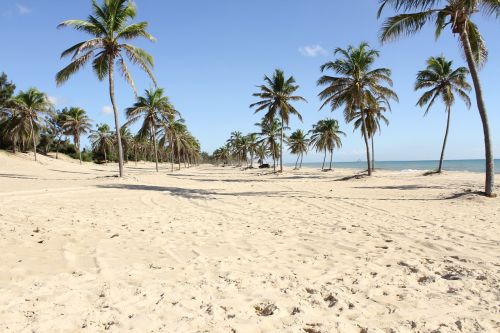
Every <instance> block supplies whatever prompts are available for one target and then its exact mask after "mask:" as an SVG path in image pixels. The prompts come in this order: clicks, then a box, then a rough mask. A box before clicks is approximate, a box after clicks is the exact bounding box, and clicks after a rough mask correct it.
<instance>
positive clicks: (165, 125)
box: [160, 115, 187, 172]
mask: <svg viewBox="0 0 500 333" xmlns="http://www.w3.org/2000/svg"><path fill="white" fill-rule="evenodd" d="M161 126H162V128H161V132H162V135H163V136H162V137H161V139H160V145H161V146H167V145H168V151H169V153H170V162H171V171H172V172H173V171H174V155H175V154H176V153H177V159H178V162H179V170H180V169H181V159H180V154H181V144H182V139H183V136H184V135H185V134H186V131H187V128H186V125H185V124H184V119H182V118H175V116H174V115H170V116H169V117H167V119H164V120H163V121H162V124H161Z"/></svg>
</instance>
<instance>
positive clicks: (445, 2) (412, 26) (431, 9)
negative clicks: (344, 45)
mask: <svg viewBox="0 0 500 333" xmlns="http://www.w3.org/2000/svg"><path fill="white" fill-rule="evenodd" d="M379 1H380V4H381V6H380V8H379V11H378V16H379V17H380V16H381V14H382V12H383V10H384V8H385V7H387V6H388V7H392V8H393V9H394V10H395V11H397V12H399V11H402V12H403V14H400V15H396V16H394V17H390V18H388V19H387V20H386V21H385V22H384V24H383V27H382V31H381V34H380V39H381V41H382V42H388V41H392V40H395V39H397V38H399V37H402V36H407V35H413V34H415V33H417V32H419V31H420V30H421V29H422V28H423V27H424V26H425V25H426V23H428V22H434V25H435V36H436V37H439V36H440V35H441V33H442V32H443V31H444V29H445V28H446V27H447V26H449V27H450V29H451V32H452V33H453V34H454V35H458V38H459V41H460V44H461V48H462V50H463V52H464V54H465V58H466V60H467V65H468V67H469V71H470V74H471V76H472V81H473V84H474V90H475V92H476V102H477V108H478V110H479V115H480V117H481V122H482V124H483V134H484V147H485V155H486V180H485V194H486V196H490V197H493V196H495V195H494V193H493V192H494V186H495V166H494V160H493V146H492V143H491V136H490V126H489V121H488V113H487V111H486V105H485V103H484V98H483V90H482V88H481V81H480V79H479V73H478V67H480V66H481V65H483V64H484V63H485V62H486V58H487V55H488V51H487V49H486V45H485V44H484V40H483V38H482V36H481V33H480V32H479V29H478V27H477V26H476V24H475V23H474V22H473V21H472V15H474V14H476V13H478V12H481V13H482V14H484V15H486V16H492V15H493V16H496V17H497V18H498V17H499V16H500V2H499V1H497V0H412V1H405V0H379Z"/></svg>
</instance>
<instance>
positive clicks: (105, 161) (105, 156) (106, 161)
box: [104, 149, 108, 165]
mask: <svg viewBox="0 0 500 333" xmlns="http://www.w3.org/2000/svg"><path fill="white" fill-rule="evenodd" d="M104 164H106V165H108V156H107V155H106V149H104Z"/></svg>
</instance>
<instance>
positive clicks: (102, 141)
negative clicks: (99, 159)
mask: <svg viewBox="0 0 500 333" xmlns="http://www.w3.org/2000/svg"><path fill="white" fill-rule="evenodd" d="M113 136H114V133H113V132H111V129H110V128H109V125H108V124H98V125H97V130H94V131H92V132H91V133H90V136H89V138H90V142H91V144H92V150H93V151H94V152H100V153H102V154H103V155H104V163H106V164H107V163H108V155H107V152H108V151H111V150H112V149H113V141H114V140H113Z"/></svg>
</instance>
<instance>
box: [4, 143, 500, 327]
mask: <svg viewBox="0 0 500 333" xmlns="http://www.w3.org/2000/svg"><path fill="white" fill-rule="evenodd" d="M31 158H32V157H31V156H29V155H21V154H19V155H16V156H13V155H12V154H8V153H5V152H0V252H1V253H2V259H1V260H0V332H37V333H44V332H47V333H48V332H50V333H54V332H104V331H110V332H307V333H319V332H322V333H326V332H356V333H362V332H364V333H366V332H370V333H371V332H434V333H437V332H440V333H446V332H499V331H500V302H499V300H500V227H499V221H500V198H496V199H488V198H485V197H482V196H478V195H476V194H474V192H475V191H479V190H481V189H482V187H483V177H484V176H483V175H482V174H474V173H458V172H446V173H445V174H443V175H439V176H423V175H422V172H407V173H404V172H389V171H377V172H376V173H375V175H374V177H372V178H371V179H367V178H361V179H349V180H341V179H342V178H343V177H347V176H351V175H353V171H352V170H336V171H334V172H328V173H322V172H320V171H318V170H313V169H303V170H300V171H292V170H286V172H285V173H284V174H283V175H272V174H263V172H262V171H261V170H250V171H241V170H240V169H237V168H233V167H227V168H222V167H215V166H209V165H203V166H199V167H196V168H190V169H183V170H181V171H178V172H174V173H171V172H170V171H169V168H170V166H169V165H162V167H161V170H160V173H158V174H157V173H156V172H154V166H153V164H146V163H139V164H138V165H137V166H136V165H135V164H134V163H133V162H130V163H128V165H127V167H126V172H127V176H126V177H125V178H124V179H119V178H117V177H115V174H116V165H114V164H110V165H108V166H105V165H96V164H91V163H85V164H84V165H79V164H78V162H77V161H73V160H69V159H66V158H61V159H59V160H55V159H52V158H48V157H44V156H40V157H39V162H38V163H35V162H33V161H32V160H31ZM497 191H498V190H497Z"/></svg>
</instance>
